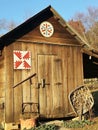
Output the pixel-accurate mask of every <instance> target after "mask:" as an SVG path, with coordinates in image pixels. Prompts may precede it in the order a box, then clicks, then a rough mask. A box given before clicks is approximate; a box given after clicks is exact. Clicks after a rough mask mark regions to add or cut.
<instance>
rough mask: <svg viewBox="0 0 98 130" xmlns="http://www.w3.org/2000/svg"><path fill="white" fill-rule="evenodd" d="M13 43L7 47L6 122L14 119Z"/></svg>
mask: <svg viewBox="0 0 98 130" xmlns="http://www.w3.org/2000/svg"><path fill="white" fill-rule="evenodd" d="M12 50H13V44H11V45H9V46H7V47H6V48H5V65H6V67H5V70H6V81H5V82H6V85H5V122H13V121H14V109H13V99H14V97H13V88H12V86H13V82H14V80H13V52H12Z"/></svg>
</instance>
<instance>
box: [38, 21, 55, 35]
mask: <svg viewBox="0 0 98 130" xmlns="http://www.w3.org/2000/svg"><path fill="white" fill-rule="evenodd" d="M40 32H41V34H42V35H43V36H44V37H51V36H52V35H53V32H54V28H53V25H52V24H51V23H49V22H47V21H44V22H42V23H41V24H40Z"/></svg>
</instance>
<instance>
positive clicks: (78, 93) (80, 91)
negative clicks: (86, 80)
mask: <svg viewBox="0 0 98 130" xmlns="http://www.w3.org/2000/svg"><path fill="white" fill-rule="evenodd" d="M69 101H70V104H71V106H72V109H73V110H74V112H75V113H76V115H77V116H79V119H80V120H81V119H82V115H83V114H85V113H87V112H89V114H90V110H91V109H92V107H93V105H94V99H93V96H92V94H91V92H90V90H89V89H88V87H86V86H80V87H78V88H76V89H75V90H73V91H72V92H71V93H70V94H69Z"/></svg>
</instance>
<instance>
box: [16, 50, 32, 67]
mask: <svg viewBox="0 0 98 130" xmlns="http://www.w3.org/2000/svg"><path fill="white" fill-rule="evenodd" d="M13 57H14V69H31V52H30V51H18V50H14V51H13Z"/></svg>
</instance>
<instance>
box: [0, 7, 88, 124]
mask: <svg viewBox="0 0 98 130" xmlns="http://www.w3.org/2000/svg"><path fill="white" fill-rule="evenodd" d="M84 45H86V42H85V40H84V39H82V38H81V37H80V36H79V35H78V34H77V33H76V32H75V31H74V30H73V29H72V28H71V27H70V26H69V25H68V24H67V23H66V21H64V20H63V19H62V17H61V16H60V15H59V14H58V13H57V12H56V11H55V10H54V9H53V8H52V7H51V6H49V7H47V8H45V9H44V10H42V11H41V12H39V13H38V14H36V15H35V16H33V17H31V18H30V19H28V20H27V21H25V22H24V23H23V24H21V25H19V26H18V27H16V28H15V29H13V30H12V31H10V32H8V33H7V34H5V35H3V36H2V37H1V38H0V74H1V75H0V119H1V120H4V121H5V122H7V123H9V122H16V121H18V120H19V118H20V114H25V113H28V112H31V113H32V114H34V115H37V114H38V115H39V117H41V118H61V117H67V116H70V115H72V114H73V111H72V109H71V106H70V103H69V100H68V95H69V93H70V92H71V91H72V90H73V89H75V88H76V87H78V86H80V85H81V84H83V78H84V73H83V51H82V48H83V46H84Z"/></svg>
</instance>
